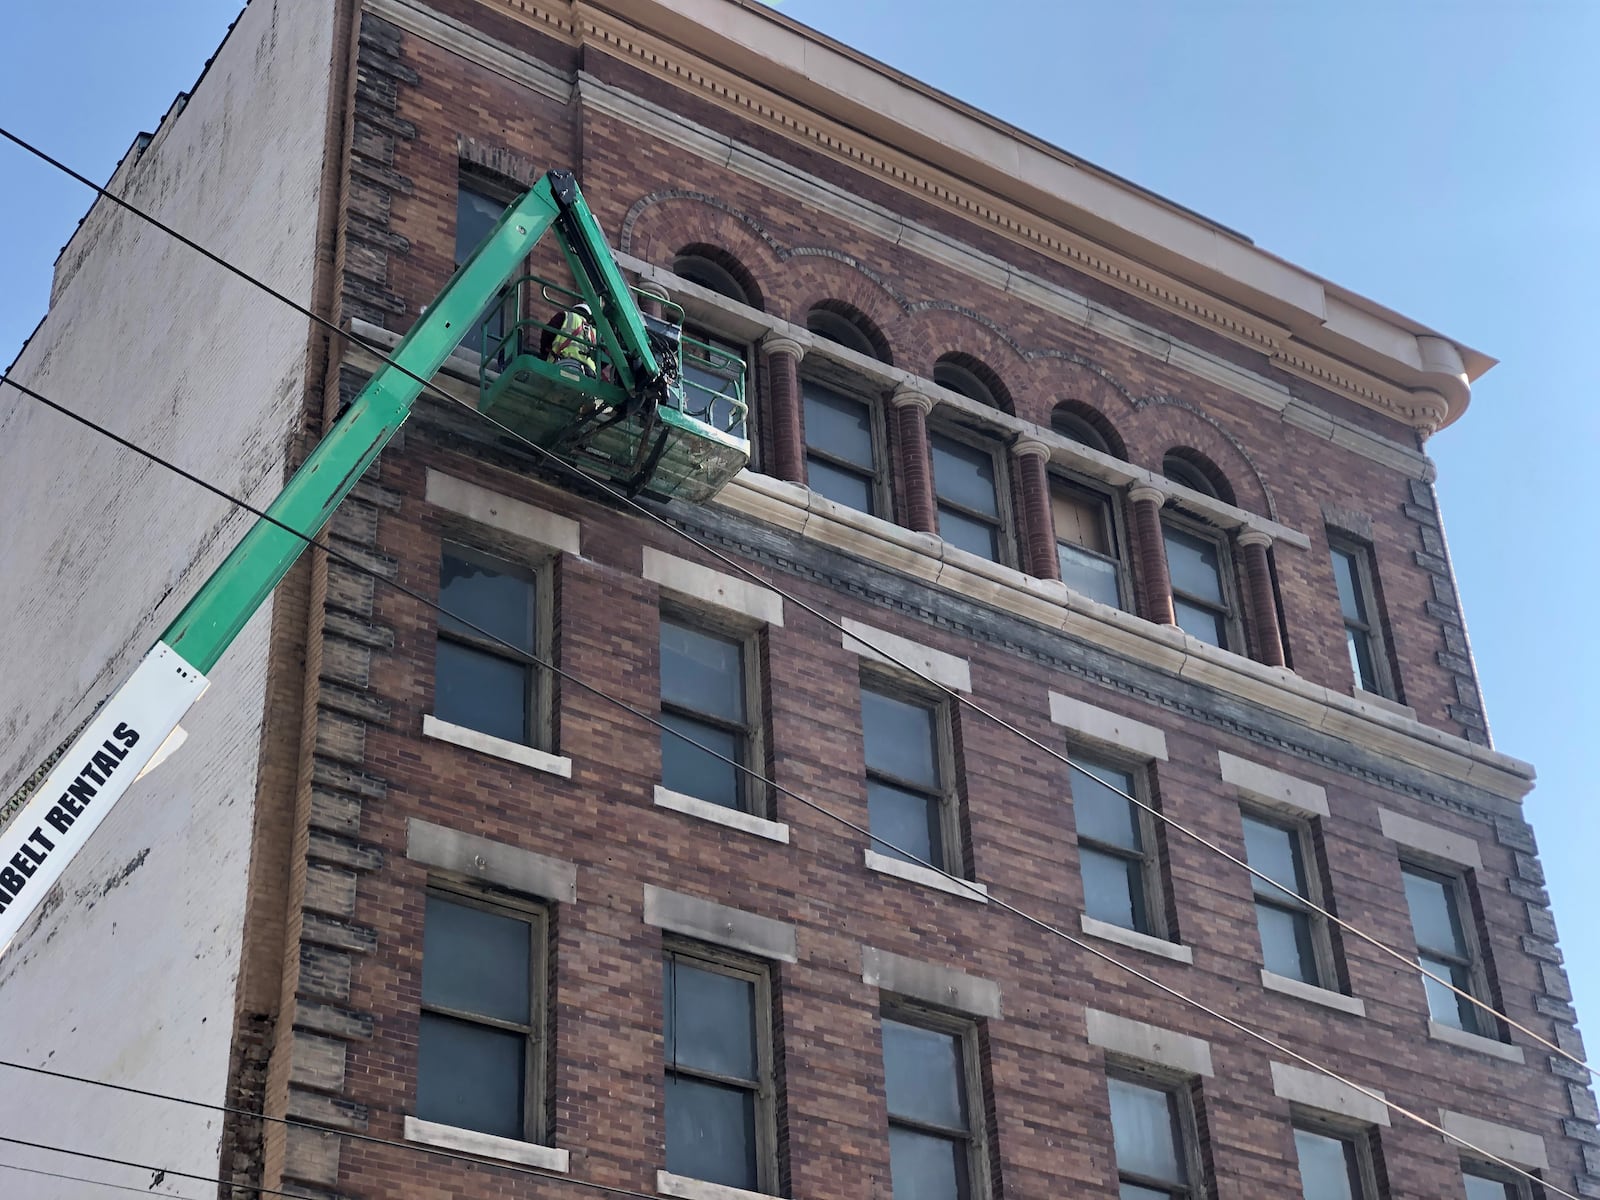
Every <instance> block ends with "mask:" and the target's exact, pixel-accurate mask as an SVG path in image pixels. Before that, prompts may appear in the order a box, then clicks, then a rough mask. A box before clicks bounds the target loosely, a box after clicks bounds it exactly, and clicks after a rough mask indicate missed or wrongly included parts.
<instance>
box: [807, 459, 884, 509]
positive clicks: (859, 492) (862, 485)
mask: <svg viewBox="0 0 1600 1200" xmlns="http://www.w3.org/2000/svg"><path fill="white" fill-rule="evenodd" d="M806 483H807V485H808V486H809V487H810V488H811V490H812V491H814V492H816V493H817V494H818V495H819V496H823V497H825V498H826V499H828V500H832V501H833V502H834V503H835V504H843V505H844V506H845V507H846V508H853V509H855V510H856V511H857V512H864V513H869V514H870V513H871V512H873V505H872V480H871V479H870V478H868V477H867V476H865V475H852V474H851V473H850V472H849V471H846V470H844V469H843V468H842V467H836V466H834V465H833V464H832V463H830V462H824V461H823V460H822V459H820V458H807V459H806Z"/></svg>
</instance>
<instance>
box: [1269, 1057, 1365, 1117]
mask: <svg viewBox="0 0 1600 1200" xmlns="http://www.w3.org/2000/svg"><path fill="white" fill-rule="evenodd" d="M1371 1091H1372V1092H1373V1093H1374V1094H1375V1095H1378V1096H1382V1095H1383V1093H1382V1092H1381V1091H1379V1090H1378V1089H1377V1088H1372V1089H1371ZM1272 1094H1273V1095H1275V1096H1277V1097H1278V1098H1279V1099H1281V1100H1287V1101H1288V1102H1289V1103H1290V1104H1298V1105H1299V1106H1300V1107H1302V1108H1310V1109H1315V1110H1316V1111H1317V1112H1321V1113H1327V1114H1329V1115H1330V1116H1334V1117H1345V1118H1347V1119H1350V1120H1355V1121H1360V1122H1362V1123H1364V1124H1367V1125H1387V1124H1389V1106H1388V1105H1387V1104H1385V1103H1383V1102H1382V1101H1381V1100H1375V1099H1373V1097H1372V1096H1369V1095H1367V1094H1366V1093H1365V1092H1362V1091H1360V1090H1358V1089H1356V1088H1353V1087H1351V1086H1350V1085H1349V1084H1347V1083H1340V1082H1339V1081H1338V1080H1337V1079H1330V1078H1329V1077H1328V1076H1326V1075H1323V1074H1322V1073H1321V1072H1318V1071H1307V1070H1304V1069H1303V1068H1301V1067H1292V1066H1290V1065H1289V1064H1288V1063H1280V1062H1275V1063H1273V1064H1272Z"/></svg>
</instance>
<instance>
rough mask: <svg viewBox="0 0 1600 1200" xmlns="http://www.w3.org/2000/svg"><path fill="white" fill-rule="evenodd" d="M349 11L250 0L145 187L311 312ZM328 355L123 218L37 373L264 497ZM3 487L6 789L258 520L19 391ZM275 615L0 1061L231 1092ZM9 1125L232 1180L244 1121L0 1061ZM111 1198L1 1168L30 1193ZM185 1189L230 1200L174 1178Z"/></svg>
mask: <svg viewBox="0 0 1600 1200" xmlns="http://www.w3.org/2000/svg"><path fill="white" fill-rule="evenodd" d="M332 10H333V6H332V5H331V4H329V3H325V2H323V3H308V2H306V0H253V2H252V3H251V4H250V5H249V6H248V7H247V8H246V9H245V11H244V13H243V15H242V16H241V17H240V19H239V23H238V26H237V27H236V28H235V30H234V32H233V33H232V35H231V36H230V37H229V39H228V40H227V42H226V43H225V44H224V45H223V47H222V48H221V49H220V50H219V52H218V57H217V59H216V61H215V62H214V63H213V65H212V67H211V69H210V71H209V72H208V73H207V74H206V76H205V78H204V80H203V81H202V83H201V84H200V86H199V88H198V89H197V91H196V94H195V95H194V97H193V98H192V99H191V100H190V102H189V103H188V105H187V107H186V108H185V109H184V110H183V111H182V112H181V113H180V114H178V115H177V116H176V117H175V118H174V117H170V116H169V118H168V120H167V122H166V123H165V125H164V126H163V128H162V129H161V130H160V131H158V133H157V135H156V138H155V140H154V141H153V142H152V144H151V145H150V147H149V148H148V149H147V150H146V151H145V153H144V156H143V157H142V158H141V159H140V161H139V162H138V163H137V164H136V165H135V166H134V168H133V169H132V170H129V171H127V172H126V173H125V175H126V188H127V191H126V193H125V194H126V196H127V198H128V199H129V200H130V201H132V202H134V203H135V204H138V205H140V206H141V207H147V208H149V209H152V210H154V211H155V212H156V214H157V215H159V216H160V217H161V218H162V219H163V220H165V221H167V222H168V223H170V224H172V225H174V226H175V227H177V228H179V229H181V230H183V231H185V232H186V233H189V234H191V235H192V236H194V237H195V238H196V239H197V240H199V241H200V242H202V243H203V244H205V245H208V246H211V247H212V248H214V249H217V250H218V251H219V252H221V253H223V254H224V255H225V257H228V258H230V259H231V260H232V261H234V262H237V263H238V264H239V265H240V266H242V267H244V268H245V269H246V270H248V271H250V272H252V273H255V274H258V275H260V276H262V277H263V278H265V279H266V280H268V281H269V282H271V283H272V284H273V285H274V286H276V287H278V288H279V289H281V290H283V291H285V292H287V293H288V294H289V295H291V296H293V297H295V298H296V299H298V300H300V301H302V302H307V301H309V298H310V291H311V283H312V273H313V268H314V251H315V240H316V215H317V205H318V200H319V196H318V190H319V175H320V155H321V149H322V136H323V131H324V123H325V120H326V111H327V98H328V97H327V88H328V69H329V59H330V54H331V52H332V33H333V11H332ZM198 65H199V64H196V66H197V67H198ZM107 119H110V120H115V119H117V114H108V118H107ZM131 134H132V131H131V130H130V131H129V136H130V139H131ZM305 353H306V322H305V320H304V319H303V318H301V317H299V316H297V315H295V313H294V312H293V311H292V310H290V309H288V308H286V307H285V306H284V305H282V304H280V303H279V302H278V301H275V300H273V299H271V298H269V297H267V296H265V295H264V294H262V293H261V292H259V291H256V290H255V289H252V288H250V287H249V286H248V285H246V284H245V283H243V282H242V281H240V280H238V279H236V278H234V277H232V276H229V275H227V274H225V273H224V272H223V271H222V270H221V269H220V268H218V267H216V266H214V265H212V264H210V263H208V262H206V261H204V260H203V259H201V258H199V257H198V256H196V255H195V254H194V253H193V252H192V251H189V250H187V249H185V248H184V247H182V246H180V245H178V244H176V243H174V242H172V241H170V240H169V239H167V238H166V237H165V236H164V235H162V234H161V233H159V232H158V231H156V230H154V229H152V228H150V227H148V226H145V225H143V224H142V223H140V222H138V220H137V218H134V217H132V216H129V215H127V214H125V213H122V212H120V211H117V210H114V209H111V208H110V206H108V205H104V204H101V205H98V206H96V208H95V209H94V211H93V212H92V213H91V214H90V216H89V218H88V219H87V220H86V221H85V222H84V224H83V226H82V227H81V228H80V229H79V231H78V233H77V234H76V236H75V237H74V239H73V241H72V243H71V244H70V245H69V246H68V248H67V250H66V252H65V254H64V257H63V261H62V263H61V264H60V266H59V268H58V279H57V289H56V296H55V300H54V303H53V304H52V308H51V311H50V314H49V317H48V318H47V319H46V321H45V322H44V324H43V326H42V327H41V328H40V329H39V331H38V332H37V333H36V334H35V336H34V338H33V340H32V341H31V342H30V344H29V345H28V346H27V348H26V350H25V351H24V352H23V355H22V357H21V359H20V360H19V363H18V375H19V377H20V378H21V379H22V380H23V381H24V382H27V383H29V384H31V385H33V386H35V387H37V388H38V389H39V390H40V391H42V392H43V393H44V394H46V395H47V396H50V397H51V398H52V399H55V400H57V401H59V402H61V403H63V404H67V405H70V406H72V407H73V408H75V409H77V410H78V411H81V412H83V413H85V414H87V415H90V416H92V417H94V418H95V419H96V420H99V421H100V422H102V423H104V424H106V425H108V426H110V427H111V428H113V429H115V430H117V431H118V432H120V433H122V434H124V435H125V436H128V437H130V438H131V439H133V440H134V441H136V442H138V443H140V444H141V445H145V446H148V447H150V448H152V449H155V450H157V451H158V452H160V453H161V454H163V455H165V456H167V457H169V458H171V459H173V460H174V461H176V462H178V463H180V464H181V465H183V466H185V467H187V468H189V469H191V470H193V471H195V472H196V473H197V474H199V475H201V476H203V477H206V478H208V479H211V480H213V481H215V482H217V483H219V484H221V485H222V486H224V487H226V488H228V489H230V490H232V491H235V492H236V493H240V494H243V495H245V496H246V497H248V498H249V499H251V500H252V501H253V502H256V503H265V502H266V501H267V500H268V499H270V498H271V496H272V495H273V494H274V493H275V492H276V491H277V490H278V488H279V487H280V486H281V484H282V481H283V478H284V463H285V457H286V450H287V441H288V435H289V433H290V431H291V428H292V426H293V423H294V419H295V416H296V414H297V412H298V409H299V406H300V403H301V389H302V385H303V379H304V370H305ZM0 484H3V487H4V495H5V497H6V508H7V515H6V520H4V521H3V522H0V612H3V613H5V614H6V617H7V622H6V632H7V635H8V636H7V639H6V648H5V649H4V650H3V651H0V799H3V798H4V797H5V796H8V795H9V794H10V792H11V791H12V790H13V789H14V788H15V787H16V786H17V785H18V783H19V782H20V780H21V779H22V778H24V777H25V776H27V775H28V774H29V773H30V772H31V771H32V769H33V768H34V766H36V765H37V763H38V762H39V761H40V760H41V759H43V758H44V756H45V755H46V754H48V753H49V752H50V751H51V750H52V749H54V748H55V746H56V745H58V744H59V743H60V741H61V740H62V739H63V738H64V736H65V735H66V734H67V733H68V732H70V730H71V729H72V728H73V727H74V726H75V725H76V723H77V722H78V721H80V720H81V719H82V718H83V717H84V716H85V715H87V713H88V712H89V710H90V708H91V707H92V705H93V704H94V703H95V702H96V701H97V700H99V699H101V698H103V697H104V696H105V695H106V694H107V693H108V692H109V691H110V689H111V687H112V686H113V685H114V684H115V683H117V682H119V681H120V680H121V679H122V678H123V677H124V676H125V675H126V673H127V671H128V670H129V669H130V667H131V665H132V664H133V663H134V662H136V661H137V659H138V658H139V656H140V655H141V654H142V653H143V652H144V651H145V650H146V649H147V648H148V647H149V645H150V643H151V642H152V641H153V640H154V639H155V637H156V636H157V635H158V634H159V633H160V632H161V630H162V629H163V628H164V627H165V626H166V624H167V623H168V622H169V621H170V620H171V619H172V617H173V616H174V615H175V614H176V613H177V611H178V608H179V607H180V605H181V604H182V603H183V601H185V600H186V599H187V598H188V597H189V596H190V595H191V594H192V593H193V592H194V591H195V589H196V588H197V587H198V586H199V584H200V582H201V581H202V580H203V579H204V578H205V575H206V574H207V572H208V571H209V570H210V569H211V568H212V567H214V566H215V565H216V564H217V563H218V562H219V561H220V560H221V557H222V555H223V554H224V553H226V551H227V549H228V548H229V547H231V545H232V544H233V543H234V542H235V541H236V540H237V538H238V537H239V535H240V533H241V532H242V530H243V528H244V522H243V521H241V520H240V518H239V516H238V514H236V513H230V512H229V510H228V507H227V505H226V504H225V503H224V502H222V501H220V500H218V499H216V498H215V497H212V496H210V495H208V494H206V493H203V492H201V491H200V490H198V489H197V488H195V487H194V486H193V485H192V484H189V483H186V482H184V481H182V480H179V479H177V478H176V477H174V476H172V475H171V474H169V473H167V472H165V471H163V470H162V469H160V468H158V467H155V466H153V465H150V464H148V463H146V462H144V461H142V460H140V459H137V458H135V457H134V456H132V455H131V454H129V453H128V452H127V451H124V450H122V449H120V448H118V447H116V446H114V445H112V444H111V443H108V442H106V441H104V440H103V439H100V438H98V437H97V436H96V435H94V434H92V433H90V432H88V431H86V430H82V429H80V428H78V427H76V426H74V425H72V424H71V423H69V422H68V421H66V420H65V419H64V418H62V417H60V416H57V415H55V414H53V413H50V412H48V411H47V410H45V409H43V408H41V407H39V406H37V405H35V404H33V403H32V402H31V401H28V400H26V399H22V398H20V397H17V396H16V395H15V393H11V394H9V395H6V396H4V397H0ZM269 607H270V606H269ZM269 616H270V613H269V611H268V609H263V610H262V612H260V613H259V614H257V617H256V619H255V620H254V621H252V622H251V624H250V625H249V627H248V628H247V629H246V630H245V632H244V633H243V634H242V635H241V637H240V638H239V640H238V641H237V642H236V643H235V645H234V647H233V648H232V650H231V651H230V652H229V653H228V655H227V656H226V657H224V659H223V660H222V662H221V664H219V666H218V667H217V669H216V670H215V671H214V672H213V675H212V679H213V684H212V688H211V690H210V692H209V693H208V694H207V695H206V696H205V697H204V699H202V701H201V702H200V704H199V705H198V706H197V707H196V708H195V709H194V711H193V712H192V713H191V714H190V716H189V718H188V720H186V721H185V725H186V727H187V728H188V729H189V731H190V740H189V742H188V744H187V745H186V746H185V747H184V748H183V749H182V750H181V751H180V752H179V753H178V754H177V755H175V756H174V757H173V758H172V759H171V760H169V761H168V762H167V763H166V764H165V765H164V766H163V767H161V768H160V769H159V770H158V771H156V772H155V773H154V774H152V775H151V776H150V777H149V778H148V779H146V780H144V781H143V782H142V783H140V784H138V785H136V786H135V787H134V788H133V789H132V790H131V791H130V792H129V793H128V795H127V798H126V799H125V800H124V801H123V802H122V804H121V806H120V807H119V808H118V809H117V810H115V811H114V812H113V814H112V815H111V816H110V817H109V818H108V819H107V820H106V822H105V824H104V825H103V826H102V827H101V828H100V830H99V831H98V832H97V833H96V835H95V837H94V838H93V840H92V841H91V842H90V844H89V845H88V847H87V848H86V849H85V850H84V852H83V853H82V854H81V855H80V856H79V857H78V859H77V860H76V861H75V862H74V863H73V864H72V866H71V868H70V869H69V870H68V872H67V875H66V877H65V879H64V880H63V887H62V897H63V898H62V900H61V903H60V904H59V906H57V907H55V908H54V909H53V910H52V911H50V912H49V913H48V915H47V916H45V917H44V919H42V920H41V921H39V922H38V923H36V925H35V926H34V928H33V929H32V930H31V932H30V931H25V932H24V934H23V935H22V937H20V938H19V939H18V942H17V944H16V945H15V946H13V948H12V950H11V952H10V953H9V954H8V955H7V956H6V957H5V958H4V959H3V960H0V1058H7V1059H15V1060H19V1061H23V1062H27V1063H30V1064H39V1065H48V1066H50V1067H52V1068H55V1069H59V1070H64V1071H70V1072H74V1073H78V1074H83V1075H88V1076H93V1077H96V1078H101V1079H108V1080H113V1081H116V1082H120V1083H129V1084H133V1085H136V1086H139V1087H144V1088H151V1089H155V1090H159V1091H164V1092H170V1093H174V1094H177V1095H181V1096H187V1097H192V1098H195V1099H200V1100H206V1101H211V1102H219V1101H221V1100H222V1099H223V1098H224V1096H223V1090H224V1086H225V1082H226V1074H227V1064H228V1051H229V1034H230V1027H231V1019H232V1015H233V994H234V984H235V980H236V977H237V973H238V963H239V945H238V942H239V933H240V928H241V924H242V920H243V912H244V894H245V880H246V875H247V869H248V865H249V851H250V842H249V838H250V827H251V813H252V807H253V802H254V796H255V786H256V769H257V757H258V753H259V740H260V731H261V722H262V711H263V705H264V698H265V677H266V649H267V630H268V621H269ZM0 1129H4V1130H5V1131H6V1133H7V1134H8V1135H9V1136H14V1137H19V1138H26V1139H30V1140H37V1141H41V1142H47V1143H51V1144H55V1145H65V1146H71V1147H75V1148H82V1149H87V1150H92V1151H94V1152H96V1153H99V1154H105V1155H111V1156H116V1157H123V1158H131V1159H137V1160H139V1161H143V1162H151V1163H156V1164H159V1165H162V1166H166V1167H171V1168H177V1169H180V1170H185V1171H192V1172H196V1173H199V1174H214V1173H215V1171H216V1167H217V1157H218V1138H219V1133H220V1129H221V1118H220V1115H219V1114H216V1113H208V1112H204V1111H201V1110H196V1109H189V1108H181V1107H177V1106H174V1105H170V1104H163V1103H159V1102H156V1101H151V1100H142V1099H135V1098H131V1097H118V1096H116V1095H114V1094H112V1093H108V1092H106V1091H103V1090H100V1089H93V1088H88V1087H84V1086H82V1085H79V1084H70V1083H58V1082H55V1081H49V1080H42V1079H40V1078H37V1077H31V1076H26V1075H22V1074H20V1073H18V1072H15V1071H9V1070H6V1069H4V1068H0ZM0 1161H4V1162H9V1163H17V1164H22V1165H26V1166H33V1167H38V1168H40V1169H42V1170H47V1171H57V1172H62V1171H64V1172H67V1173H71V1174H77V1175H84V1176H89V1177H93V1178H97V1179H105V1180H109V1181H114V1182H118V1183H122V1184H125V1185H129V1186H133V1187H136V1188H140V1189H143V1188H145V1187H146V1186H148V1185H149V1184H150V1176H149V1175H148V1174H147V1173H140V1172H136V1171H131V1170H127V1169H121V1168H114V1167H105V1166H97V1165H96V1164H93V1163H88V1162H86V1161H84V1160H81V1159H70V1158H64V1157H62V1156H60V1155H50V1154H42V1153H36V1152H32V1151H23V1150H21V1149H20V1148H17V1147H14V1146H8V1147H5V1153H4V1154H0ZM89 1190H90V1189H88V1188H85V1187H84V1186H83V1185H79V1184H70V1183H60V1182H54V1181H51V1180H48V1179H45V1178H42V1177H38V1176H26V1175H19V1174H15V1173H13V1172H4V1173H3V1176H0V1195H6V1196H24V1195H25V1196H29V1197H33V1198H36V1200H68V1198H73V1200H76V1198H78V1197H82V1196H85V1195H86V1194H87V1193H88V1191H89ZM95 1190H96V1191H98V1189H95ZM161 1190H162V1191H163V1192H164V1193H165V1194H170V1195H182V1196H193V1197H201V1196H215V1195H216V1188H215V1186H211V1187H207V1186H205V1185H203V1184H199V1183H194V1182H184V1181H175V1180H173V1179H172V1178H170V1177H169V1178H168V1179H167V1181H166V1182H165V1183H164V1184H163V1186H162V1189H161Z"/></svg>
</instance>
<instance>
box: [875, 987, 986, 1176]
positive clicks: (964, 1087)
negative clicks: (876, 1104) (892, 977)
mask: <svg viewBox="0 0 1600 1200" xmlns="http://www.w3.org/2000/svg"><path fill="white" fill-rule="evenodd" d="M971 1037H972V1028H971V1026H969V1025H957V1024H955V1023H954V1022H949V1021H942V1020H935V1019H932V1018H929V1017H926V1016H924V1015H922V1014H910V1013H902V1012H899V1011H898V1010H896V1011H895V1012H893V1013H888V1014H885V1015H884V1018H883V1078H884V1090H885V1092H886V1093H887V1097H888V1102H889V1104H888V1106H889V1176H890V1190H891V1191H893V1192H894V1194H895V1195H896V1196H909V1197H912V1198H913V1200H968V1198H969V1197H971V1196H972V1195H973V1194H974V1191H975V1182H976V1181H978V1180H980V1179H981V1178H982V1176H983V1171H982V1168H981V1165H980V1161H979V1160H980V1158H981V1148H980V1146H979V1143H978V1139H977V1136H976V1134H975V1132H974V1121H973V1114H972V1109H973V1107H974V1100H975V1099H977V1098H981V1096H982V1094H983V1093H982V1089H981V1088H978V1087H975V1086H974V1085H973V1081H972V1079H971V1072H972V1070H973V1063H974V1062H975V1060H976V1055H974V1054H973V1052H972V1047H971V1045H970V1041H971ZM978 1107H980V1108H981V1100H980V1101H979V1104H978Z"/></svg>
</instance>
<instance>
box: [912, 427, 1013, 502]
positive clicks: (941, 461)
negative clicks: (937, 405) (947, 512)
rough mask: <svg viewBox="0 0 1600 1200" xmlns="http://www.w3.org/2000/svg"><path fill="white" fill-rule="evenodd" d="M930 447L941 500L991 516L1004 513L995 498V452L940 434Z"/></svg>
mask: <svg viewBox="0 0 1600 1200" xmlns="http://www.w3.org/2000/svg"><path fill="white" fill-rule="evenodd" d="M928 450H929V455H930V457H931V458H932V460H933V482H934V491H935V493H936V494H937V495H938V497H939V499H941V500H950V501H953V502H954V503H956V504H959V505H961V507H963V508H970V509H972V510H973V511H974V512H980V513H985V514H987V515H988V516H991V517H997V516H999V515H1000V505H999V501H998V500H997V499H996V497H995V487H994V483H995V479H994V455H992V454H990V453H989V451H987V450H980V449H978V448H977V447H976V446H968V445H965V444H964V443H961V442H958V441H956V440H954V439H953V438H947V437H942V436H940V435H939V434H930V435H929V437H928Z"/></svg>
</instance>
